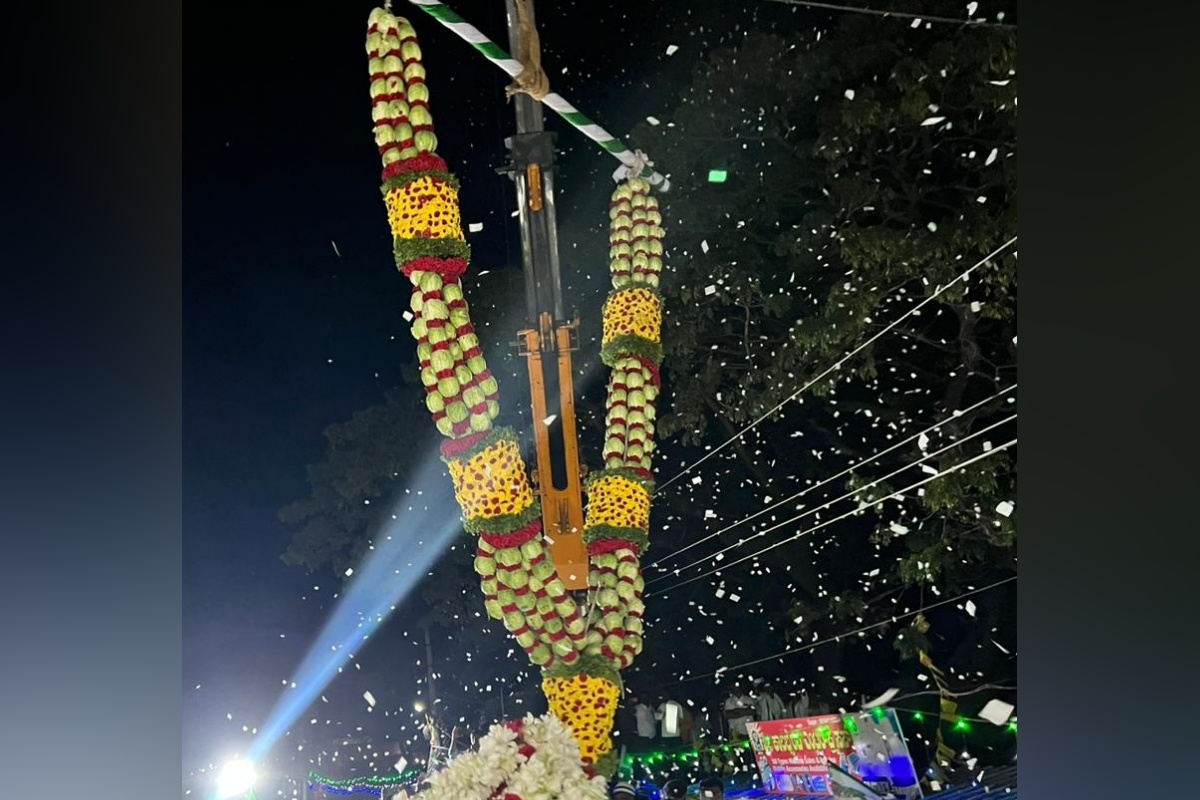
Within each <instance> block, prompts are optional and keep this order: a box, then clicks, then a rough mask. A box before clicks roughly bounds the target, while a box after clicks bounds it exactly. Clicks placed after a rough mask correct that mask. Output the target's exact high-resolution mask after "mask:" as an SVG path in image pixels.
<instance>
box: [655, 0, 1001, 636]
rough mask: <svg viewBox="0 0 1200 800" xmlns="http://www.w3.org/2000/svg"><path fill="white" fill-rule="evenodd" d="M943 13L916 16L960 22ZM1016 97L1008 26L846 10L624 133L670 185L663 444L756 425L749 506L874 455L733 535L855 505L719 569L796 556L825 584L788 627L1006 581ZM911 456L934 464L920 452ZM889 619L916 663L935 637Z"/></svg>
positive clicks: (797, 593)
mask: <svg viewBox="0 0 1200 800" xmlns="http://www.w3.org/2000/svg"><path fill="white" fill-rule="evenodd" d="M941 5H946V4H941ZM925 6H928V8H926V7H925ZM937 6H938V4H936V3H932V4H929V3H927V4H924V6H923V7H922V9H921V10H924V11H925V12H926V13H930V14H936V13H955V14H958V13H961V12H960V11H958V10H957V8H955V9H954V10H953V11H950V12H947V11H946V10H945V9H938V8H937ZM907 9H908V7H907V6H906V10H907ZM911 10H914V11H915V10H916V9H911ZM1016 86H1017V79H1016V43H1015V32H1014V31H1012V30H1005V29H1001V28H986V27H971V26H966V27H964V26H950V25H929V24H926V25H920V26H918V27H915V28H913V27H909V26H908V25H906V24H904V23H903V22H898V21H897V20H896V19H888V18H880V17H872V16H868V15H856V14H847V15H844V16H843V17H842V18H840V19H839V21H838V22H837V24H835V25H833V26H832V27H831V28H830V29H829V30H823V31H814V32H808V31H802V32H797V33H794V34H786V35H782V34H777V33H763V32H754V31H750V32H746V33H745V35H744V36H743V37H742V38H741V39H740V41H738V42H737V43H736V44H735V45H733V46H730V47H726V48H723V49H721V50H718V51H715V52H713V53H712V54H711V55H710V57H709V58H707V59H705V60H703V61H702V62H700V63H698V64H697V65H696V67H695V70H694V74H693V81H692V83H691V85H690V86H688V87H687V88H686V89H685V90H684V92H683V93H682V95H681V97H680V99H679V102H678V105H677V106H676V108H675V109H674V111H673V112H672V113H670V114H667V115H662V117H663V118H662V122H661V124H658V125H649V124H646V125H643V126H641V127H640V128H639V129H638V130H637V131H636V132H635V136H634V138H635V141H636V142H637V144H638V146H639V147H641V148H642V149H644V150H645V151H646V152H649V153H652V154H654V157H655V159H656V163H658V164H668V165H670V171H671V178H672V184H673V188H672V190H671V192H670V193H669V194H668V195H666V196H664V208H665V211H664V217H665V222H664V224H665V225H667V226H669V227H668V234H669V235H670V236H671V240H672V241H673V243H674V247H673V250H672V253H671V256H670V259H669V262H670V264H671V266H672V268H673V275H672V276H671V277H670V278H669V279H668V280H666V281H664V286H663V291H664V295H665V297H666V300H667V308H668V316H667V324H666V326H665V331H664V344H665V349H666V360H665V364H664V370H665V375H666V376H667V377H666V380H667V383H668V385H669V391H668V392H667V397H669V403H670V405H669V408H667V409H664V411H666V412H668V413H665V414H663V418H662V421H661V424H660V433H661V434H663V435H666V436H672V435H673V436H676V437H678V439H679V440H680V441H681V442H683V443H685V444H690V445H694V446H703V445H707V446H712V445H713V444H714V443H716V442H719V441H724V440H726V439H727V438H728V437H730V436H732V435H734V434H736V433H737V432H739V431H741V430H742V429H743V428H744V427H745V426H747V425H750V424H751V423H753V422H755V421H756V420H758V419H760V418H762V417H764V415H768V416H767V418H766V420H765V421H764V422H763V423H762V424H760V425H758V426H757V427H756V428H755V429H754V430H753V431H751V432H750V433H748V434H746V435H745V436H743V437H741V438H740V439H739V440H737V441H736V442H734V444H733V446H732V448H731V452H732V453H733V454H735V455H736V457H737V459H738V461H739V468H740V469H739V471H740V474H741V475H742V476H743V478H742V480H743V485H749V486H754V487H756V489H757V492H758V495H759V497H760V499H761V498H762V497H763V496H764V495H766V496H774V497H775V498H776V499H778V498H779V497H780V495H786V494H791V493H793V492H795V491H798V490H800V489H802V488H805V487H808V488H813V487H814V485H815V484H817V483H819V482H820V481H823V480H825V479H827V478H828V476H830V475H832V474H835V473H838V472H839V471H841V470H844V469H845V468H846V467H848V466H851V465H854V464H857V463H858V462H860V461H862V460H863V459H870V457H872V456H874V455H875V454H877V453H880V452H882V451H886V450H889V449H890V452H886V453H885V454H884V455H883V456H880V457H877V458H874V459H870V460H869V462H868V463H864V464H863V465H862V466H861V467H855V468H854V469H853V470H851V471H850V473H849V475H848V476H847V478H845V479H842V480H838V481H835V482H831V483H830V484H829V485H828V486H826V487H824V488H823V489H822V491H823V494H819V495H818V494H815V493H814V494H810V495H808V496H807V497H805V498H804V499H803V501H802V502H803V505H800V504H796V505H795V506H793V508H808V509H810V510H811V509H812V508H813V507H814V506H819V505H820V504H821V503H824V502H826V501H827V500H832V499H834V498H837V497H840V496H843V495H847V494H850V493H852V494H851V496H850V497H848V499H846V500H843V501H840V502H838V503H836V504H832V505H830V506H829V507H828V510H827V511H826V512H824V513H817V514H814V515H812V516H809V517H808V518H806V519H805V520H803V521H802V522H798V523H796V524H793V525H790V526H786V525H785V526H782V529H781V530H776V531H775V532H774V533H771V534H769V535H768V536H765V537H763V538H761V539H758V540H757V543H758V544H757V546H756V543H755V542H754V540H753V539H751V541H750V542H748V543H747V544H746V545H745V546H744V547H742V548H739V551H745V552H747V553H748V552H751V551H753V550H758V549H760V548H761V547H765V546H766V545H768V544H770V543H772V542H776V541H780V540H782V539H784V538H785V537H786V536H787V535H789V534H793V533H796V532H798V531H800V530H801V529H803V528H810V527H813V526H815V525H819V524H821V523H823V522H826V521H828V520H831V518H834V517H837V516H840V515H844V514H845V512H846V511H847V510H849V511H851V512H854V510H855V506H856V504H857V505H859V506H861V510H859V511H858V512H857V513H852V514H850V515H849V516H848V517H847V518H845V519H842V520H840V521H832V522H830V523H829V524H828V525H827V527H823V528H822V529H821V531H819V532H814V533H813V534H811V535H805V536H804V539H805V540H806V541H807V542H808V544H809V545H810V547H809V548H808V549H807V550H805V549H804V548H802V547H801V546H800V545H795V546H790V547H781V548H778V549H777V550H774V551H771V552H770V553H764V554H763V556H762V557H761V558H755V559H752V560H750V563H748V564H745V565H743V566H741V567H738V568H733V567H731V568H729V569H727V570H724V571H722V573H720V576H725V577H729V576H736V575H738V574H739V572H740V574H741V575H747V574H750V575H753V574H755V570H757V571H758V574H759V575H760V576H762V577H760V578H759V580H768V579H767V578H766V577H765V575H764V574H763V572H762V570H763V567H764V565H767V566H770V565H774V567H775V570H776V573H778V572H779V570H780V568H783V569H784V570H788V569H789V568H790V566H792V565H795V564H796V562H798V561H800V560H804V559H811V560H812V561H813V563H814V564H815V565H816V567H817V569H816V573H815V580H809V581H788V582H787V583H788V588H789V589H790V591H791V593H792V595H793V597H794V598H795V601H794V604H793V605H792V607H791V608H790V609H789V612H788V614H787V615H785V616H784V618H782V619H781V620H780V623H779V624H781V625H783V626H784V627H786V628H788V630H789V637H790V639H791V640H792V641H809V640H811V639H812V638H813V636H814V634H815V633H816V632H817V631H818V630H819V631H820V632H822V633H828V632H829V631H830V630H831V629H834V630H836V629H839V628H840V629H842V630H844V629H846V627H847V625H846V623H847V622H848V623H849V625H850V627H853V625H854V623H855V621H856V620H857V621H859V622H861V621H863V620H866V621H867V622H870V621H871V620H872V619H874V618H879V617H882V618H886V617H887V616H888V615H889V614H891V613H894V611H895V606H894V604H892V603H890V602H878V601H879V600H881V599H882V598H881V597H880V595H881V593H882V595H883V597H886V596H887V594H888V593H889V592H892V591H903V587H904V586H915V587H916V589H917V590H919V589H920V588H921V587H934V588H937V589H938V590H940V591H942V592H944V593H957V592H959V591H963V590H965V589H966V588H967V587H979V586H980V585H983V584H985V583H987V582H988V581H990V580H995V579H997V578H1000V577H1003V576H1007V575H1011V574H1013V573H1014V572H1015V562H1016V548H1015V544H1016V513H1015V510H1014V507H1013V505H1012V504H1014V503H1015V495H1016V467H1015V464H1016V451H1015V447H1014V448H1010V449H1007V450H1005V451H1003V452H993V451H994V450H997V449H998V448H999V447H1000V446H1001V445H1002V444H1003V443H1005V442H1008V441H1010V440H1013V439H1015V436H1016V428H1015V422H1014V421H1011V420H1009V417H1011V416H1012V415H1013V414H1015V411H1016V403H1015V395H1016V393H1015V392H1013V391H1008V392H1007V393H1002V392H1003V390H1006V389H1009V388H1011V387H1012V386H1013V385H1014V384H1015V381H1016V253H1015V246H1014V247H1008V248H1006V249H1005V250H1004V251H1003V252H1002V253H1001V254H999V255H995V256H993V257H991V258H987V260H986V261H985V258H986V257H988V256H989V254H992V253H993V251H996V250H997V249H998V248H1000V247H1001V246H1002V245H1004V244H1005V243H1006V242H1008V241H1009V240H1010V239H1012V238H1013V237H1015V236H1016V109H1017V89H1016ZM710 170H722V171H725V172H726V174H727V175H728V179H727V180H726V181H725V182H723V183H713V182H709V180H708V176H709V172H710ZM980 261H983V262H984V263H982V264H981V265H980V266H978V267H977V268H975V269H974V270H972V271H971V273H970V274H969V275H968V276H967V277H966V278H959V276H960V275H961V274H962V273H963V272H964V271H965V270H967V268H968V267H971V266H972V265H974V264H976V263H977V262H980ZM946 287H949V288H946ZM906 312H912V313H910V314H907V315H906ZM885 328H889V329H888V330H887V332H884V330H885ZM876 336H878V338H877V339H876V338H874V337H876ZM867 342H869V344H867V345H866V346H865V347H862V348H861V349H860V350H858V352H856V353H855V354H854V355H853V356H851V357H849V358H847V355H848V354H850V353H851V352H852V351H855V350H856V348H859V347H860V345H863V344H864V343H867ZM835 365H837V368H836V369H833V370H832V371H831V372H830V369H831V368H832V367H834V366H835ZM810 382H813V383H812V385H811V387H810V388H809V389H807V391H804V392H802V393H801V394H800V396H799V397H798V398H797V399H796V400H791V401H790V402H789V399H790V398H792V397H793V396H794V395H795V394H796V393H797V392H798V391H799V390H800V389H801V388H802V387H804V386H806V385H807V384H809V383H810ZM781 405H782V408H779V407H780V406H781ZM776 409H778V410H776ZM938 423H940V425H939V427H937V428H935V429H934V430H931V431H930V432H929V433H928V436H927V438H926V437H922V438H921V439H920V440H919V441H912V442H909V443H903V442H904V440H905V439H907V438H908V437H910V436H911V435H913V434H915V433H917V432H919V431H923V430H925V429H928V428H930V427H931V426H933V425H935V424H938ZM972 434H977V435H976V436H975V437H974V438H970V439H968V437H971V436H972ZM898 444H899V445H900V446H898V447H897V446H896V445H898ZM989 448H991V449H990V450H989ZM927 455H928V456H930V457H929V458H927V459H926V460H925V462H924V465H925V467H927V468H928V469H929V470H936V471H937V473H938V477H936V478H933V476H932V475H931V474H929V473H928V472H925V471H923V469H922V466H920V465H918V464H917V463H916V462H917V461H918V460H919V459H921V458H922V457H923V456H927ZM980 455H983V456H984V457H983V458H981V459H980V460H978V461H974V462H973V463H969V464H967V465H966V466H963V467H962V468H961V469H957V471H955V468H956V466H957V465H959V464H962V463H963V462H966V461H967V460H968V459H970V458H973V457H975V456H980ZM712 463H713V462H709V464H710V465H711V464H712ZM703 470H704V468H701V470H700V471H703ZM927 478H928V479H930V480H929V481H928V482H927V483H924V484H923V485H920V486H915V485H914V484H917V482H918V481H922V480H924V479H927ZM704 491H706V492H711V489H709V488H705V489H704ZM893 493H898V494H897V496H895V497H894V498H893V499H889V500H886V501H885V502H882V503H880V504H878V505H876V503H877V502H878V501H879V500H881V499H882V498H885V497H888V496H889V495H892V494H893ZM763 502H765V501H763ZM760 508H761V505H760ZM789 511H790V509H789V508H787V507H785V508H784V509H783V511H781V512H779V514H777V515H773V516H771V517H766V518H760V520H759V522H758V523H756V526H757V528H759V529H763V528H766V527H768V525H776V524H777V523H778V521H779V520H780V519H784V518H786V517H788V515H789ZM747 533H748V531H747V528H746V527H742V528H740V529H737V530H734V531H732V532H730V533H729V534H727V535H725V536H723V537H722V545H728V544H730V543H735V542H737V540H738V539H739V537H747ZM851 540H853V541H851ZM864 542H865V543H867V545H868V546H867V547H866V548H864V547H863V546H862V544H863V543H864ZM708 552H712V548H709V550H708ZM736 554H738V555H740V552H736ZM689 555H690V557H689V560H690V558H694V557H696V552H695V551H693V553H692V554H689ZM731 555H734V554H731ZM735 563H736V562H735ZM714 580H716V578H714ZM909 594H910V596H911V595H912V591H910V592H909ZM867 599H874V600H875V601H876V602H873V603H869V604H868V603H866V602H865V601H866V600H867ZM976 600H979V598H976ZM981 602H982V601H981ZM795 619H799V620H801V622H799V623H791V622H789V621H788V620H795ZM814 626H816V627H814ZM897 627H898V628H899V629H900V630H899V631H898V635H899V641H900V643H901V644H900V645H899V646H900V647H901V650H902V652H903V653H904V654H906V655H911V654H913V652H915V649H916V648H914V647H912V646H911V645H912V643H913V642H916V641H918V637H919V639H920V641H927V640H926V639H925V636H924V635H923V634H920V633H919V632H916V631H914V630H913V629H911V628H908V629H906V628H905V626H904V625H903V624H902V625H899V626H897ZM931 635H932V634H931Z"/></svg>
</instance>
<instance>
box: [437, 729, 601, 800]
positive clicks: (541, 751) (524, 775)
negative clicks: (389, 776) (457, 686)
mask: <svg viewBox="0 0 1200 800" xmlns="http://www.w3.org/2000/svg"><path fill="white" fill-rule="evenodd" d="M523 745H525V746H528V747H529V748H532V749H533V752H532V753H531V754H529V755H528V756H526V755H523V754H522V752H521V750H522V746H523ZM429 783H430V787H429V789H427V790H426V791H424V792H422V793H421V794H419V795H417V797H418V798H419V800H511V798H519V800H605V798H607V796H608V792H607V786H608V782H607V781H606V780H605V779H604V778H603V777H602V776H599V775H597V776H596V777H588V775H587V773H586V772H584V771H583V762H582V760H581V759H580V757H579V745H578V744H576V742H575V739H574V738H573V737H572V736H571V731H570V729H569V728H567V727H566V726H565V725H563V723H562V722H561V721H560V720H559V719H558V718H557V717H555V716H553V715H551V714H547V715H545V716H541V717H535V716H533V715H532V714H529V715H527V716H526V717H525V719H524V720H522V722H521V733H520V734H519V735H518V734H517V733H516V732H515V731H513V730H512V728H510V727H508V726H506V725H493V726H492V727H491V729H490V730H489V731H488V734H487V736H484V737H483V739H481V740H480V742H479V749H478V750H476V751H472V752H469V753H463V754H462V755H460V756H457V757H456V758H454V759H453V760H452V761H451V762H450V763H449V764H448V765H447V766H446V768H445V769H443V770H441V771H440V772H437V773H435V774H434V775H433V776H432V777H431V778H430V779H429Z"/></svg>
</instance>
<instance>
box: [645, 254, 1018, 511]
mask: <svg viewBox="0 0 1200 800" xmlns="http://www.w3.org/2000/svg"><path fill="white" fill-rule="evenodd" d="M1016 241H1017V237H1016V236H1014V237H1012V238H1011V239H1009V240H1008V241H1007V242H1005V243H1004V244H1002V245H1000V246H999V247H997V248H996V249H995V250H993V251H992V252H990V253H988V254H987V255H986V256H984V257H983V258H981V259H980V260H979V261H976V262H975V263H974V264H972V265H971V266H970V267H967V269H966V270H965V271H963V272H962V273H961V274H959V275H958V277H956V278H954V280H952V281H950V282H949V283H947V284H946V285H945V286H940V287H938V289H937V290H936V291H934V292H933V294H931V295H929V297H926V298H925V299H924V300H922V301H921V302H919V303H917V304H916V305H914V306H913V307H912V308H910V309H909V310H908V311H905V312H904V313H903V314H901V315H900V316H899V317H898V318H896V319H895V320H894V321H892V322H890V323H888V324H887V325H886V326H885V327H884V328H883V329H882V330H880V331H879V332H878V333H876V334H875V335H874V336H872V337H871V338H870V339H867V340H866V341H865V342H863V343H862V344H860V345H859V346H858V347H855V348H854V349H853V350H851V351H850V352H849V353H847V354H846V355H844V356H842V357H841V358H840V359H838V360H837V361H836V362H834V364H833V366H831V367H829V368H828V369H826V370H825V371H824V372H822V373H821V374H820V375H818V376H817V377H815V378H813V379H812V380H810V381H809V382H808V383H806V384H804V385H803V386H801V387H800V388H799V389H797V390H796V391H794V392H792V394H791V395H789V396H788V397H786V398H784V399H783V400H782V401H780V402H779V404H778V405H776V406H775V407H774V408H772V409H771V410H770V411H768V412H767V413H765V414H763V415H762V416H761V417H759V418H758V419H756V420H754V422H751V423H750V424H749V425H747V426H746V427H744V428H742V429H741V430H740V431H738V432H737V433H735V434H734V435H733V436H731V437H730V438H729V439H727V440H726V441H724V442H723V443H721V444H719V445H717V446H716V447H715V448H713V449H712V450H709V451H708V452H707V453H705V454H704V455H703V456H701V457H700V458H699V459H697V460H696V461H694V462H693V463H692V464H689V465H688V466H687V467H684V469H683V470H681V471H679V472H677V473H675V475H674V476H672V477H671V478H669V479H668V480H667V481H665V482H664V483H662V484H660V485H659V487H658V489H657V492H656V493H658V494H661V493H662V491H663V490H664V489H666V488H667V487H668V486H670V485H671V484H672V483H674V482H675V481H677V480H679V479H680V478H682V477H683V476H684V475H686V474H687V473H689V472H691V471H692V470H693V469H695V468H696V467H698V466H700V465H701V464H703V463H704V462H705V461H707V460H708V459H710V458H712V457H713V456H715V455H716V454H717V453H719V452H721V451H722V450H724V449H725V448H726V447H728V446H729V445H731V444H733V443H734V442H736V441H737V440H738V439H741V438H742V437H743V436H745V435H746V433H747V432H749V431H750V430H751V429H753V428H755V427H757V426H758V425H759V423H761V422H762V421H763V420H765V419H767V418H768V417H770V416H771V415H772V414H774V413H775V412H776V411H778V410H779V409H781V408H783V407H784V406H785V405H787V404H788V403H790V402H791V401H793V400H795V399H796V398H797V397H799V396H800V395H801V393H803V392H804V391H805V390H806V389H808V388H809V387H810V386H812V385H813V384H815V383H817V381H819V380H821V379H822V378H824V377H825V376H826V375H828V374H829V373H831V372H834V371H835V370H838V369H841V367H842V365H843V364H845V363H846V362H847V361H849V360H850V359H851V358H852V357H853V356H854V355H856V354H857V353H859V352H860V351H862V350H863V349H864V348H865V347H866V346H867V345H869V344H871V343H872V342H874V341H875V340H876V339H878V338H879V337H881V336H883V335H884V334H885V333H887V332H888V331H890V330H891V329H892V328H894V327H896V326H897V325H899V324H900V323H901V322H902V321H903V320H905V319H906V318H908V317H909V316H911V315H912V314H914V313H916V312H917V311H918V310H920V309H921V307H922V306H924V305H925V304H927V303H931V302H933V300H934V299H935V298H936V297H938V295H940V294H941V293H942V292H944V291H946V290H947V289H949V288H950V287H951V286H953V285H954V284H956V283H958V282H959V281H961V280H964V279H965V278H966V277H967V276H968V275H970V274H971V273H972V272H974V271H975V270H977V269H978V268H979V267H981V266H983V265H984V264H986V263H987V262H988V261H990V260H991V259H993V258H995V257H996V256H997V255H999V254H1000V253H1002V252H1003V251H1005V250H1007V249H1008V248H1009V247H1011V246H1012V244H1013V243H1014V242H1016Z"/></svg>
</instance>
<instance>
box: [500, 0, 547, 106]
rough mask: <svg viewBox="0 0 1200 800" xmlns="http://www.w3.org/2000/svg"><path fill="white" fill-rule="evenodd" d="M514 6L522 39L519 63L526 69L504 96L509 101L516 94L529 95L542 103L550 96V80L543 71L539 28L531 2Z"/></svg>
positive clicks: (521, 0) (518, 0) (526, 0)
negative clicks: (531, 9) (530, 6)
mask: <svg viewBox="0 0 1200 800" xmlns="http://www.w3.org/2000/svg"><path fill="white" fill-rule="evenodd" d="M514 5H515V6H516V9H517V30H518V34H519V37H520V38H519V42H518V44H519V47H520V52H519V53H517V61H519V62H520V63H521V65H522V66H523V67H524V69H522V70H521V72H520V74H518V75H517V76H516V78H515V80H513V82H512V83H510V84H509V85H508V86H507V87H505V89H504V94H505V95H506V96H507V97H508V98H509V99H512V96H513V95H515V94H527V95H529V96H530V97H532V98H533V99H534V100H537V101H538V102H539V103H540V102H541V101H542V100H543V99H544V98H545V97H546V95H548V94H550V78H549V77H547V76H546V72H545V70H543V69H542V40H541V37H539V36H538V32H537V26H536V25H534V23H533V14H532V13H531V11H530V9H529V0H515V3H514Z"/></svg>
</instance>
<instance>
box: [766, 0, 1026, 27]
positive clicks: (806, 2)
mask: <svg viewBox="0 0 1200 800" xmlns="http://www.w3.org/2000/svg"><path fill="white" fill-rule="evenodd" d="M771 2H773V3H783V4H784V5H789V6H809V7H811V8H823V9H826V10H828V11H848V12H851V13H855V14H874V15H875V16H879V17H902V18H904V19H915V20H921V21H923V22H948V23H950V24H952V25H964V26H967V27H971V28H1007V29H1009V30H1014V31H1015V30H1016V29H1017V26H1016V25H1013V24H1011V23H1008V22H990V21H988V20H985V19H956V18H954V17H939V16H930V15H928V14H915V13H913V12H911V11H884V10H882V9H878V8H860V7H857V6H839V5H836V4H834V3H819V2H816V0H771Z"/></svg>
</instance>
